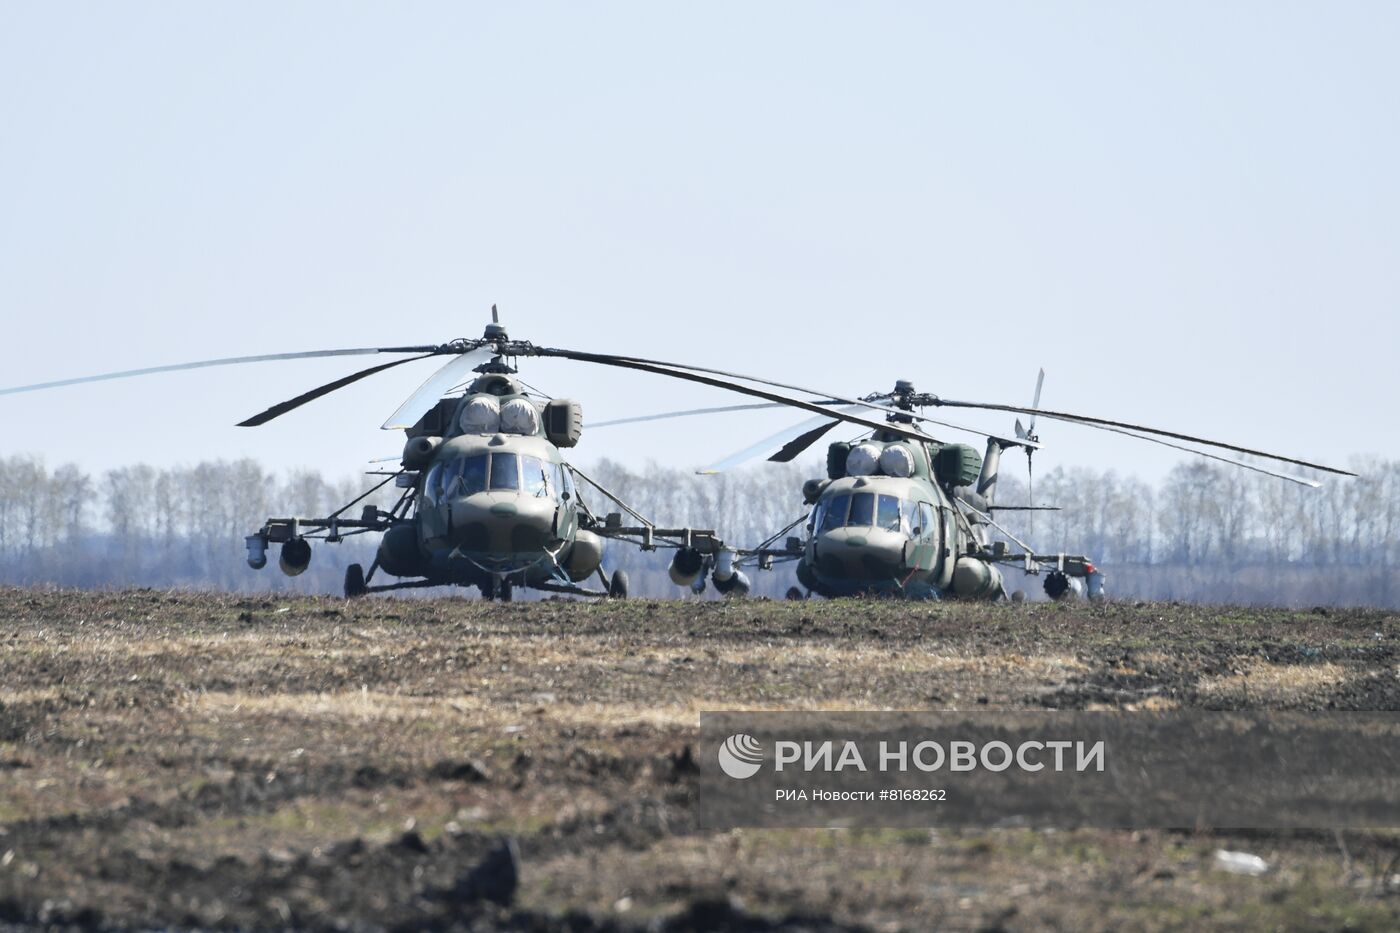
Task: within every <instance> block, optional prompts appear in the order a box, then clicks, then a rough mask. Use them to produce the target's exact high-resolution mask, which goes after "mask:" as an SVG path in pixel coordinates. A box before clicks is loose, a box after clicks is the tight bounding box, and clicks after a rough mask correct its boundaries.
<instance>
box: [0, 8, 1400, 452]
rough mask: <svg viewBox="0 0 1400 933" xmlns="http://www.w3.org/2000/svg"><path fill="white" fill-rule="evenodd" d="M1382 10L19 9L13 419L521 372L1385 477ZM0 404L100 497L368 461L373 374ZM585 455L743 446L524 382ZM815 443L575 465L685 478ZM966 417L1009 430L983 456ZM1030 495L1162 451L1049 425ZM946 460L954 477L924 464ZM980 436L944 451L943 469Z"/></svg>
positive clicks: (550, 384)
mask: <svg viewBox="0 0 1400 933" xmlns="http://www.w3.org/2000/svg"><path fill="white" fill-rule="evenodd" d="M1397 26H1400V5H1397V4H1394V3H1359V2H1350V3H1345V4H1323V3H1304V4H1287V3H1279V2H1267V3H1258V4H1254V3H1243V2H1231V3H1218V2H1211V3H1159V4H1154V5H1148V4H1142V3H1133V4H1124V3H1108V2H1105V3H1098V4H1069V3H1053V4H1049V3H1027V4H1013V3H1003V4H997V5H995V7H990V6H989V5H985V4H931V3H911V4H907V5H906V4H850V3H843V4H829V5H828V4H819V3H811V2H803V3H793V4H779V3H761V4H754V3H734V4H724V3H714V2H710V3H703V4H701V3H693V4H687V5H682V4H655V3H638V4H635V5H619V4H573V3H571V4H563V5H558V6H555V5H546V4H530V5H528V6H527V5H523V4H489V5H488V4H472V5H468V4H464V3H446V4H423V3H414V4H388V3H386V4H375V5H355V4H347V3H326V4H308V3H301V4H282V3H278V4H271V3H266V4H222V5H220V4H212V3H200V4H177V3H173V2H171V3H161V4H138V3H131V2H124V3H116V4H55V3H38V2H34V3H15V2H9V3H5V4H4V5H3V6H0V320H2V321H3V340H4V347H5V350H6V351H7V352H6V353H5V354H4V362H3V369H0V373H3V376H0V386H7V385H15V384H22V383H29V382H37V381H43V380H49V379H56V378H63V377H67V376H74V375H82V374H85V373H90V372H101V371H104V370H109V369H122V368H129V367H135V366H144V365H156V364H161V363H169V362H178V361H182V360H187V359H200V358H205V357H219V356H227V355H239V354H252V353H262V352H276V351H288V350H304V349H315V348H322V347H344V346H364V345H375V344H385V343H389V344H392V343H403V342H409V343H419V342H427V343H432V342H437V341H441V340H446V339H449V338H452V337H456V336H478V335H479V334H480V332H481V328H482V325H483V323H484V322H485V321H486V320H487V319H488V314H489V308H490V305H491V304H492V303H493V302H495V303H498V304H499V305H500V307H501V311H502V314H503V317H504V319H505V321H506V322H507V323H508V325H509V327H510V330H511V333H512V335H513V336H515V337H519V338H524V339H529V340H533V341H535V342H536V343H540V344H546V345H553V346H569V347H575V348H580V349H587V350H602V351H615V352H627V353H632V354H637V355H652V356H660V357H661V358H664V359H679V360H683V361H692V362H695V363H698V364H701V365H710V366H719V367H725V368H733V369H736V370H739V371H741V372H752V373H758V374H764V375H770V376H771V377H773V378H776V379H780V380H783V381H789V382H795V383H798V384H808V385H813V386H816V387H818V388H821V389H826V390H830V391H833V392H837V393H843V394H846V393H866V392H871V391H875V390H878V389H887V388H889V387H891V386H892V384H893V382H894V380H895V379H898V378H904V379H910V380H912V381H913V382H915V384H916V385H917V386H918V387H919V388H921V389H925V390H929V391H933V392H937V393H940V394H942V395H945V396H948V397H953V398H971V399H986V400H991V401H1001V402H1011V403H1025V402H1028V401H1029V398H1030V394H1031V390H1032V388H1033V384H1034V379H1035V372H1036V369H1037V368H1038V367H1040V366H1044V367H1045V368H1046V370H1047V372H1048V375H1047V379H1046V388H1045V396H1044V400H1043V401H1044V404H1045V405H1046V406H1047V407H1055V408H1061V409H1068V410H1073V411H1082V412H1085V413H1089V414H1095V415H1100V416H1106V417H1120V418H1125V419H1129V420H1138V421H1141V422H1145V423H1148V424H1153V425H1160V426H1163V427H1167V428H1174V429H1177V430H1184V431H1190V432H1195V433H1201V434H1204V435H1207V436H1215V437H1221V438H1225V439H1233V440H1237V441H1238V442H1241V443H1243V444H1247V445H1254V446H1260V447H1267V448H1277V449H1281V450H1283V451H1284V452H1289V453H1293V454H1296V455H1300V456H1305V457H1316V458H1321V459H1323V460H1326V461H1330V462H1345V461H1346V460H1347V458H1348V457H1349V456H1350V455H1352V454H1354V453H1361V452H1374V453H1379V454H1382V455H1385V456H1389V457H1400V434H1398V433H1397V432H1396V431H1394V430H1393V429H1392V423H1391V422H1392V419H1391V417H1390V416H1391V414H1392V411H1393V407H1394V406H1393V401H1394V399H1395V398H1396V397H1397V395H1400V392H1398V391H1397V389H1400V375H1397V373H1400V367H1397V364H1396V356H1397V347H1398V346H1400V340H1397V337H1400V323H1397V314H1396V310H1397V305H1400V262H1397V257H1400V220H1397V215H1398V214H1400V182H1397V166H1400V131H1398V127H1397V121H1400V55H1397V54H1396V49H1397V47H1400V29H1397ZM362 365H365V361H364V360H362V359H355V358H352V359H350V360H341V361H335V360H331V361H315V362H306V363H270V364H263V365H258V366H248V367H242V368H240V369H238V370H205V371H199V372H191V373H183V374H177V375H168V376H157V377H152V378H145V379H138V380H131V381H128V382H125V383H108V384H104V385H98V386H86V387H78V388H70V389H61V390H56V391H50V392H46V393H40V394H33V395H16V396H8V397H0V419H3V421H2V422H0V423H3V424H4V425H5V427H6V431H5V440H4V442H3V447H0V454H6V455H7V454H13V453H27V452H34V453H42V454H43V455H44V456H45V458H46V459H47V461H48V462H49V463H50V464H55V465H56V464H57V463H60V462H64V461H69V460H72V461H76V462H78V463H80V464H81V465H83V466H84V467H86V468H88V469H92V470H100V469H104V468H107V467H111V466H116V465H121V464H125V463H131V462H134V461H140V460H144V461H148V462H154V463H158V464H178V463H190V462H194V461H197V460H199V459H202V458H213V457H233V456H239V455H244V454H247V455H252V456H256V457H258V458H260V459H262V460H263V461H265V462H266V463H267V464H268V465H270V466H272V467H274V468H279V469H281V468H287V467H293V466H301V465H307V466H315V467H320V468H323V469H325V470H328V471H330V472H332V473H335V474H342V473H345V472H348V471H350V470H353V469H356V468H357V467H358V466H359V465H360V464H362V463H363V462H364V461H365V460H366V459H368V458H371V457H377V456H386V455H393V454H396V453H398V452H399V450H400V449H401V446H402V434H399V433H392V434H391V433H388V432H382V431H380V430H379V428H378V425H379V424H380V423H381V422H382V421H383V420H384V419H385V417H386V416H387V415H388V414H389V412H391V411H392V410H393V409H394V408H395V407H396V406H397V405H398V403H399V402H400V401H401V400H402V399H403V398H404V397H405V396H406V395H408V394H409V393H410V392H411V391H412V390H413V389H414V388H415V387H416V385H417V384H418V383H419V382H420V381H421V380H422V379H424V378H426V377H427V375H428V374H429V372H430V371H431V368H432V365H433V364H430V363H423V364H412V365H408V366H404V367H400V368H399V369H396V370H394V371H392V372H390V373H386V374H383V375H381V376H378V377H374V378H372V379H369V380H366V381H364V382H361V383H359V384H357V385H355V386H354V387H352V388H349V389H346V390H344V391H342V392H340V393H339V394H338V395H335V396H332V397H330V398H328V399H325V400H323V401H321V402H319V403H316V404H314V405H312V406H309V407H307V408H304V409H302V410H300V411H299V412H297V413H295V414H293V415H290V416H287V417H285V418H283V419H281V420H280V421H277V422H274V423H272V424H271V425H268V426H266V427H263V428H258V429H251V430H250V429H244V428H236V427H233V425H234V423H235V422H237V421H239V420H241V419H243V418H244V417H246V416H248V415H250V414H252V413H254V412H257V411H259V410H261V409H263V408H265V407H266V406H267V405H269V404H271V403H273V402H276V401H279V400H281V399H283V398H287V397H289V396H293V395H296V394H299V393H300V392H302V391H304V390H306V389H307V388H310V387H311V386H314V385H316V384H319V383H321V382H325V381H328V380H330V379H332V378H335V377H336V376H338V375H341V374H343V373H346V372H349V371H351V370H353V369H356V368H358V367H359V366H362ZM522 375H523V376H524V377H525V378H526V379H527V380H528V381H529V382H531V383H533V384H534V385H536V386H538V387H540V388H541V389H542V390H545V391H547V392H549V393H551V394H555V395H567V396H573V397H576V398H579V399H580V400H582V402H583V404H584V411H585V416H586V417H587V418H589V419H593V420H598V419H602V418H609V417H621V416H625V415H631V414H642V413H649V412H653V411H659V410H666V409H669V408H683V407H691V406H700V405H718V404H729V403H733V402H739V401H742V400H741V399H737V398H732V399H731V397H728V396H725V395H724V394H723V393H720V392H718V391H716V390H710V389H704V388H699V387H687V386H685V385H681V384H670V383H669V382H667V381H665V380H662V379H660V378H659V377H653V376H646V375H630V374H624V373H610V372H595V371H592V370H591V369H590V368H589V367H587V366H584V365H581V364H576V363H566V362H554V361H549V362H545V361H529V362H527V364H526V366H525V368H524V370H523V372H522ZM804 417H805V416H804V415H802V414H800V413H798V414H776V415H774V414H767V415H739V416H732V417H729V418H709V419H704V420H699V419H697V420H692V421H689V422H680V423H676V424H674V425H671V426H666V425H643V426H637V427H633V428H614V429H607V430H599V431H597V432H596V433H586V434H585V438H584V442H583V444H582V446H581V447H580V449H579V450H578V452H577V456H578V459H579V460H580V462H583V463H587V462H589V461H591V460H593V459H596V458H597V457H600V456H605V455H611V456H614V457H617V458H620V459H624V460H633V461H638V462H640V461H644V460H646V459H648V458H653V459H656V460H658V461H660V462H662V463H665V464H669V465H677V466H693V465H698V464H702V463H705V462H708V461H710V460H713V459H717V458H718V456H720V455H722V454H725V453H728V452H730V451H732V450H734V449H737V448H740V447H743V446H746V444H747V443H749V442H750V441H752V440H755V439H757V438H758V437H761V436H763V435H764V434H767V433H770V432H771V431H773V430H775V429H776V428H778V427H781V426H782V425H783V424H784V423H785V422H796V421H800V420H802V419H803V418H804ZM965 420H967V421H969V422H970V423H974V424H977V425H979V426H983V427H986V428H989V429H993V430H1001V431H1005V430H1009V428H1010V424H1009V421H1010V419H1009V417H1005V416H1001V415H985V416H976V415H969V416H966V417H965ZM1041 434H1042V437H1043V439H1044V441H1045V442H1046V444H1047V449H1046V450H1045V452H1044V453H1042V454H1041V455H1040V456H1039V457H1038V460H1037V463H1038V464H1039V465H1040V466H1041V468H1042V469H1048V468H1051V467H1053V466H1055V465H1060V464H1063V465H1070V464H1078V463H1093V464H1097V465H1100V466H1105V465H1115V466H1118V467H1120V468H1121V469H1123V470H1124V471H1126V472H1137V473H1139V474H1141V475H1143V476H1145V477H1148V478H1153V477H1156V476H1158V475H1160V474H1161V472H1162V471H1164V470H1165V469H1166V468H1167V467H1169V466H1170V465H1171V464H1173V463H1175V462H1176V461H1177V460H1178V459H1179V455H1178V454H1176V453H1174V452H1172V451H1167V450H1163V449H1161V448H1157V447H1153V446H1150V445H1143V444H1138V443H1137V442H1134V441H1131V440H1127V439H1124V438H1121V437H1115V436H1112V435H1103V436H1096V435H1095V434H1094V433H1093V432H1090V431H1087V430H1085V429H1083V428H1075V427H1064V428H1061V427H1054V426H1051V425H1049V424H1043V425H1042V430H1041ZM950 436H952V435H950ZM960 439H962V438H960Z"/></svg>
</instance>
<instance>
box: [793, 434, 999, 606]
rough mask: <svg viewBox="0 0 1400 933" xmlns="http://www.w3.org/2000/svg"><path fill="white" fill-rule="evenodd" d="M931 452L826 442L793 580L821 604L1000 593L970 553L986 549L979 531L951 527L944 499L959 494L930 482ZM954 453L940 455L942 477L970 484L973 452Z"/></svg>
mask: <svg viewBox="0 0 1400 933" xmlns="http://www.w3.org/2000/svg"><path fill="white" fill-rule="evenodd" d="M892 448H893V450H892V451H891V449H892ZM941 449H942V448H940V446H939V445H936V444H935V443H934V442H932V441H930V442H928V443H915V442H910V441H908V440H904V439H900V438H895V437H881V436H880V435H878V434H877V435H874V436H872V437H871V438H867V439H866V440H864V441H861V442H860V443H859V444H856V445H854V446H853V445H848V444H833V445H832V451H831V453H830V455H829V457H828V465H829V471H828V472H829V475H831V476H832V477H833V478H830V479H828V480H827V481H824V482H823V481H817V482H815V485H814V492H815V493H816V495H815V501H814V508H813V509H812V513H811V516H810V518H809V520H808V523H807V527H806V531H807V536H806V540H805V543H804V546H803V550H802V556H801V558H800V560H799V562H798V566H797V577H798V580H799V581H800V582H801V583H802V584H803V585H804V586H806V587H807V588H808V589H809V590H812V591H813V592H816V593H818V594H820V595H822V596H827V597H840V596H858V595H863V594H871V595H874V594H890V595H901V596H905V597H909V598H915V599H936V598H942V597H947V596H960V597H966V598H982V599H996V598H999V597H1000V596H1002V595H1004V590H1003V587H1002V583H1001V574H1000V572H999V571H998V570H997V569H996V568H995V567H994V566H992V564H990V563H988V562H986V561H983V560H980V559H978V558H977V557H975V556H973V555H974V553H975V552H977V551H978V550H979V549H981V548H983V547H986V546H987V543H988V542H987V535H986V533H985V529H983V528H981V527H980V526H978V525H973V524H972V523H970V522H967V521H966V520H965V519H964V520H961V521H960V519H959V515H958V512H957V510H956V507H955V506H954V504H953V501H952V497H953V496H955V495H959V490H958V488H957V487H956V486H954V485H952V484H951V483H950V482H949V481H947V480H940V477H939V466H938V463H939V461H938V457H939V456H940V452H941ZM887 451H891V452H889V453H887ZM954 452H955V453H956V454H957V457H956V458H952V457H947V456H945V457H944V462H945V463H947V464H951V473H952V477H956V479H959V480H961V481H962V482H964V483H967V482H969V481H970V480H973V479H975V478H976V474H977V471H978V468H980V466H981V459H980V458H978V457H977V456H976V452H975V451H972V450H971V448H967V447H965V446H961V445H958V449H957V450H955V451H954ZM882 470H885V471H887V472H881V471H882ZM943 472H944V473H945V475H948V474H949V473H950V468H948V467H945V469H944V471H943ZM891 473H895V474H899V473H903V474H904V475H890V474H891ZM952 477H950V478H952ZM809 487H813V484H809ZM810 498H811V497H810V496H809V499H810Z"/></svg>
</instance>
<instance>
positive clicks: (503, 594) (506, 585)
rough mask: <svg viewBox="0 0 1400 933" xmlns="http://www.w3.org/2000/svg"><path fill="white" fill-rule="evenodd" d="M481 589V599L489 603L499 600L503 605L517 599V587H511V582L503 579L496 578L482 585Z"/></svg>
mask: <svg viewBox="0 0 1400 933" xmlns="http://www.w3.org/2000/svg"><path fill="white" fill-rule="evenodd" d="M479 588H480V590H481V598H482V599H484V600H487V601H488V602H489V601H490V600H493V599H498V600H500V601H501V602H503V603H508V602H510V601H511V600H512V599H513V598H515V587H514V586H513V585H511V582H510V581H509V580H506V579H503V578H495V579H492V580H491V581H490V582H488V583H482V584H481V585H480V587H479Z"/></svg>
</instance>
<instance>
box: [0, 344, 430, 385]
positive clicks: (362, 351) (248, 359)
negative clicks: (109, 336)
mask: <svg viewBox="0 0 1400 933" xmlns="http://www.w3.org/2000/svg"><path fill="white" fill-rule="evenodd" d="M435 349H437V348H436V347H359V348H355V349H349V350H307V351H304V352H301V353H265V354H262V355H260V356H229V357H224V358H222V359H217V360H197V361H195V362H193V363H173V364H171V365H168V366H147V367H145V368H144V369H124V370H121V371H120V372H114V373H100V374H98V375H96V376H79V377H77V378H75V379H57V380H55V381H53V382H36V383H34V384H33V385H27V386H13V387H11V388H8V389H0V395H13V394H16V393H19V392H37V391H39V390H40V389H57V388H59V387H61V386H72V385H81V384H83V383H87V382H104V381H106V380H109V379H128V378H130V377H133V376H150V375H154V374H156V373H173V372H179V371H180V370H184V369H205V368H208V367H211V366H234V365H237V364H240V363H268V362H272V361H275V360H309V359H316V358H319V357H326V356H366V355H369V354H372V353H431V352H432V351H433V350H435Z"/></svg>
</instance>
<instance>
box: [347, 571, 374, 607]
mask: <svg viewBox="0 0 1400 933" xmlns="http://www.w3.org/2000/svg"><path fill="white" fill-rule="evenodd" d="M368 592H369V587H368V586H366V585H365V568H364V567H361V566H360V565H359V564H351V565H350V566H349V567H346V568H345V598H346V599H359V598H360V597H361V596H363V595H365V594H366V593H368Z"/></svg>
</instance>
